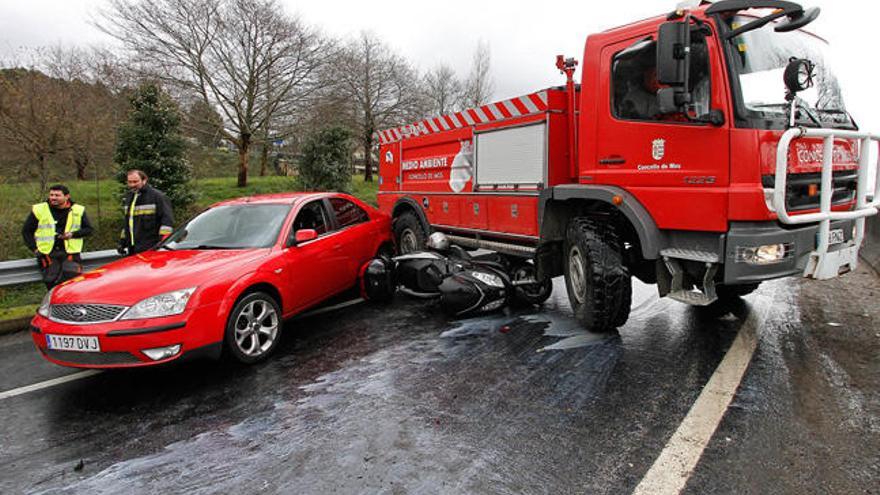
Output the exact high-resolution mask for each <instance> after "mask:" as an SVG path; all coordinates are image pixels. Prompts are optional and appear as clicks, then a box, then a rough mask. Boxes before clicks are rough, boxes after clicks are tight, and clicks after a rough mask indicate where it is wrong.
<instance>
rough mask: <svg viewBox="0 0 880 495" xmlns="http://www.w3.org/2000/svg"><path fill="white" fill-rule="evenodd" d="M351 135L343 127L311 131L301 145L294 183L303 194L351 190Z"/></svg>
mask: <svg viewBox="0 0 880 495" xmlns="http://www.w3.org/2000/svg"><path fill="white" fill-rule="evenodd" d="M350 141H351V134H350V133H349V131H348V129H345V128H343V127H327V128H324V129H319V130H317V131H315V132H312V133H311V134H309V135H308V136H307V137H306V140H305V142H304V143H303V146H302V158H301V160H300V163H299V167H298V171H299V174H298V176H297V182H298V183H299V187H300V188H301V189H303V190H306V191H345V192H349V191H351V164H350V162H349V160H350V149H351V143H350Z"/></svg>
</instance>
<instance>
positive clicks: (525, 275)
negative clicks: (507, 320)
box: [510, 261, 553, 306]
mask: <svg viewBox="0 0 880 495" xmlns="http://www.w3.org/2000/svg"><path fill="white" fill-rule="evenodd" d="M535 275H536V272H535V265H533V264H532V263H529V262H527V261H526V262H521V263H517V264H516V265H514V267H513V269H512V270H511V271H510V278H511V280H512V281H514V282H516V281H519V280H525V279H529V278H535ZM552 293H553V280H552V279H549V278H548V279H545V280H542V281H540V282H538V283H535V284H530V285H517V286H514V288H513V300H512V302H513V303H514V304H515V305H520V306H526V305H539V304H543V303H544V301H546V300H547V299H549V298H550V295H551V294H552Z"/></svg>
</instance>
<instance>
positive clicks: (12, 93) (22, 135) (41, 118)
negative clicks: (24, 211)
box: [0, 68, 68, 189]
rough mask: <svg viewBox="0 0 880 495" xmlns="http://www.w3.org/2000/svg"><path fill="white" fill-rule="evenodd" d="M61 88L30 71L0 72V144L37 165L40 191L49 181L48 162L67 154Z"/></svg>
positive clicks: (65, 120) (59, 83)
mask: <svg viewBox="0 0 880 495" xmlns="http://www.w3.org/2000/svg"><path fill="white" fill-rule="evenodd" d="M63 84H64V82H63V81H58V80H55V79H52V78H50V77H48V76H46V75H45V74H43V73H42V72H39V71H37V70H33V69H23V68H18V69H4V70H2V71H0V140H2V141H5V142H6V143H7V144H8V145H10V146H11V147H13V148H14V149H16V150H18V151H20V152H22V153H24V155H25V156H27V157H28V158H29V160H30V161H31V163H33V164H35V165H36V167H37V174H38V177H39V180H40V186H41V189H45V187H46V184H47V183H48V181H49V162H50V160H51V159H53V158H55V157H57V155H58V154H60V153H61V152H63V151H65V150H66V139H67V136H66V133H67V131H68V125H67V124H68V118H67V117H68V114H67V112H68V108H67V104H66V103H67V101H66V100H67V98H66V95H65V89H64V88H63Z"/></svg>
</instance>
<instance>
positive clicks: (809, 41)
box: [729, 16, 854, 127]
mask: <svg viewBox="0 0 880 495" xmlns="http://www.w3.org/2000/svg"><path fill="white" fill-rule="evenodd" d="M753 20H754V17H751V16H735V17H732V18H730V21H729V27H730V28H731V29H736V28H737V27H739V26H741V25H745V24H748V23H749V22H750V21H753ZM775 26H776V22H770V23H769V24H767V25H766V26H763V27H761V28H759V29H755V30H752V31H748V32H746V33H743V34H742V35H740V36H737V37H735V38H733V39H732V40H731V43H732V44H733V46H732V49H731V53H733V54H736V55H738V56H734V57H733V58H734V60H733V63H732V64H731V65H733V66H734V67H735V70H736V71H737V76H738V78H739V86H740V91H741V98H742V100H741V102H742V104H743V106H744V107H745V110H746V112H748V113H749V114H752V115H755V116H759V117H761V118H763V119H774V120H776V119H782V118H784V115H785V113H786V108H787V107H788V104H787V103H786V101H785V86H784V84H783V77H782V75H783V72H784V71H785V67H786V65H787V64H788V62H789V60H790V59H791V58H792V57H796V58H804V59H808V60H810V61H812V62H813V63H814V64H816V69H815V73H814V77H813V83H814V86H813V87H812V88H810V89H808V90H806V91H803V92H801V93H798V96H799V97H800V98H801V99H802V100H804V101H805V102H806V104H807V105H808V106H809V110H812V112H811V113H815V114H816V115H818V120H820V121H821V124H822V126H824V127H854V124H853V122H852V120H851V118H850V117H849V114H847V112H846V105H845V104H844V101H843V95H842V94H841V91H840V83H839V82H838V79H837V76H836V75H835V73H834V71H833V70H832V67H831V66H830V65H829V56H828V51H829V46H828V43H827V42H825V40H823V39H822V38H819V37H818V36H815V35H813V34H810V33H808V32H806V31H802V30H795V31H791V32H788V33H777V32H775V31H774V30H773V28H774V27H775ZM803 124H804V125H815V122H811V121H810V120H807V119H805V120H804V122H803Z"/></svg>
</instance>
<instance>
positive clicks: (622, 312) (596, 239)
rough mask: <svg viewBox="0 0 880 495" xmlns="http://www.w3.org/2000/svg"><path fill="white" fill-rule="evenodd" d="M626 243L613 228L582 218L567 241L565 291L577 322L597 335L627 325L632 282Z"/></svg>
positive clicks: (573, 224) (570, 229) (570, 230)
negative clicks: (625, 258) (625, 250)
mask: <svg viewBox="0 0 880 495" xmlns="http://www.w3.org/2000/svg"><path fill="white" fill-rule="evenodd" d="M622 252H623V243H622V242H621V241H620V237H619V236H618V234H617V230H616V229H615V228H614V226H613V225H611V224H609V223H606V222H602V221H600V220H596V219H592V218H585V217H578V218H575V219H573V220H572V221H571V222H570V223H569V226H568V229H567V233H566V239H565V260H564V263H563V265H564V273H565V287H566V289H567V291H568V299H569V301H570V303H571V308H572V310H573V312H574V315H575V318H576V319H577V320H578V321H579V322H580V323H581V324H582V325H583V326H584V327H585V328H587V329H589V330H590V331H593V332H608V331H611V330H614V329H615V328H617V327H619V326H621V325H623V324H624V323H626V320H627V319H628V318H629V311H630V306H631V304H632V278H631V277H630V275H629V271H628V269H627V268H626V266H624V264H623V255H622Z"/></svg>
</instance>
